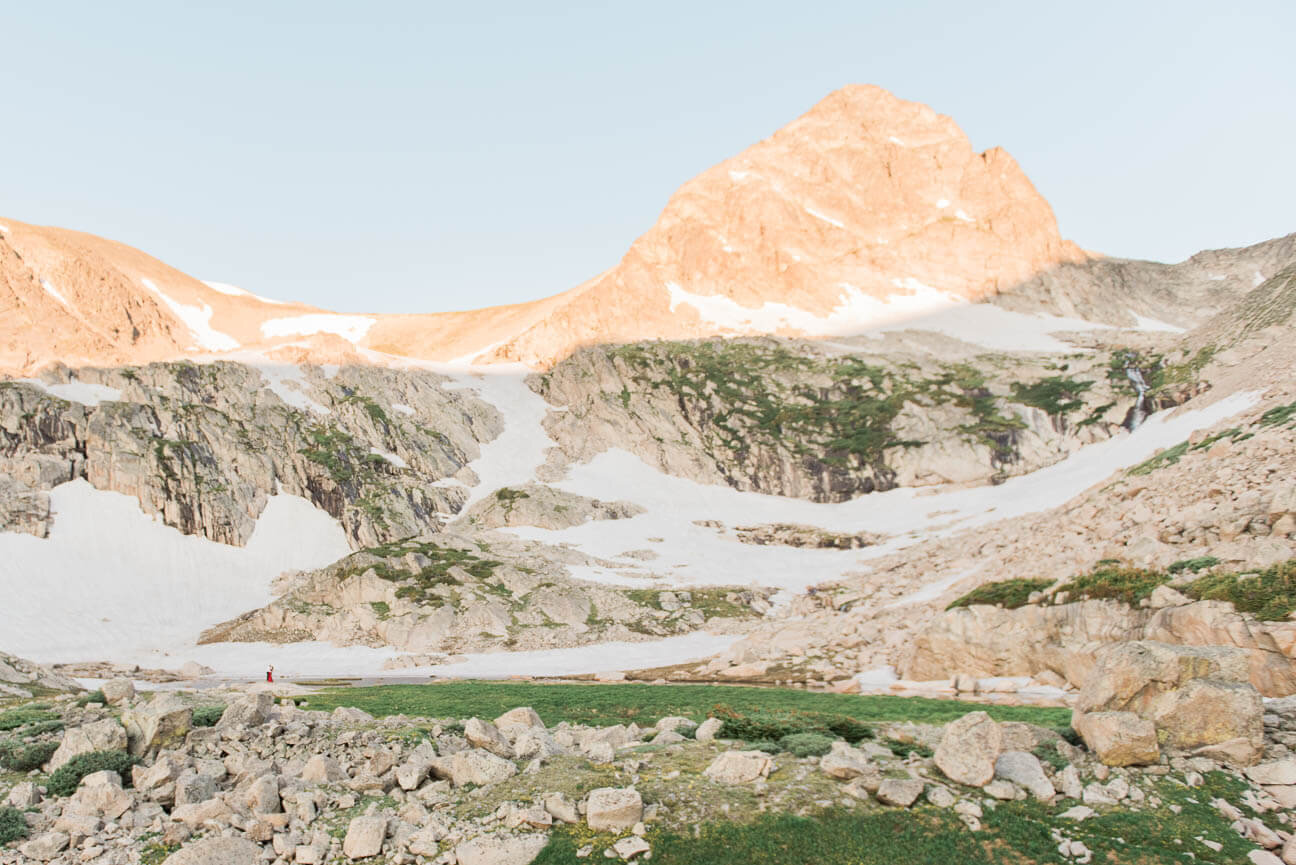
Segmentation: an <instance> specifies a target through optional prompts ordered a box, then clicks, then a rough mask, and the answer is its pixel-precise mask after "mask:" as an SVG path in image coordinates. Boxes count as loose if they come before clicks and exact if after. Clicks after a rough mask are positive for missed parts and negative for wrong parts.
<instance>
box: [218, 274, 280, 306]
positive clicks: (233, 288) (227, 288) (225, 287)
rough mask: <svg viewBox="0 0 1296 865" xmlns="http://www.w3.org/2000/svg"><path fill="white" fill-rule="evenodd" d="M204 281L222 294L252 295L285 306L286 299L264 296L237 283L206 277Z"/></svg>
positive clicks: (256, 298) (265, 301)
mask: <svg viewBox="0 0 1296 865" xmlns="http://www.w3.org/2000/svg"><path fill="white" fill-rule="evenodd" d="M202 282H203V285H205V286H207V287H208V288H210V289H211V290H212V291H218V292H220V293H221V294H228V295H229V296H230V297H250V298H252V299H253V300H259V301H261V302H262V303H273V304H276V305H278V306H283V304H284V303H285V301H282V300H275V299H273V298H270V297H262V296H261V295H259V294H253V293H252V292H250V291H248V290H247V289H246V288H239V287H238V286H237V285H230V284H229V283H227V282H211V281H209V280H206V279H204V280H203V281H202Z"/></svg>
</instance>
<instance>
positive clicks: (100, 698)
mask: <svg viewBox="0 0 1296 865" xmlns="http://www.w3.org/2000/svg"><path fill="white" fill-rule="evenodd" d="M91 703H98V704H99V705H101V706H107V705H108V698H107V697H105V696H104V695H103V691H89V692H87V693H85V694H82V695H81V696H80V697H77V699H76V704H77V705H78V706H88V705H90V704H91Z"/></svg>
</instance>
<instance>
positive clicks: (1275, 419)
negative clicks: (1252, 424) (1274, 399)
mask: <svg viewBox="0 0 1296 865" xmlns="http://www.w3.org/2000/svg"><path fill="white" fill-rule="evenodd" d="M1287 423H1296V402H1293V403H1289V404H1288V405H1280V406H1274V407H1273V408H1271V409H1269V410H1268V411H1267V412H1265V413H1264V414H1262V415H1260V426H1282V425H1283V424H1287Z"/></svg>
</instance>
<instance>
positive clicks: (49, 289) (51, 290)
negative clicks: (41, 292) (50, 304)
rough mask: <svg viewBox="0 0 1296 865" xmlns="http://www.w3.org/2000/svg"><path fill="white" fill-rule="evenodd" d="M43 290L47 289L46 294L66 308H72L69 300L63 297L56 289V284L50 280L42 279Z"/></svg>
mask: <svg viewBox="0 0 1296 865" xmlns="http://www.w3.org/2000/svg"><path fill="white" fill-rule="evenodd" d="M41 288H43V289H45V293H46V294H48V295H49V296H50V297H52V298H54V299H55V300H57V301H58V302H59V303H61V304H63V305H64V306H66V307H68V308H71V306H72V304H70V303H68V299H67V298H66V297H64V296H63V293H62V292H61V291H59V290H58V289H57V288H55V287H54V283H52V282H50V281H49V280H48V279H42V280H41Z"/></svg>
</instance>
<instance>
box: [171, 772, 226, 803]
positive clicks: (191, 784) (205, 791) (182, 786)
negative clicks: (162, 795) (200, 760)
mask: <svg viewBox="0 0 1296 865" xmlns="http://www.w3.org/2000/svg"><path fill="white" fill-rule="evenodd" d="M215 795H216V779H215V778H213V777H212V776H211V775H199V774H197V773H195V772H182V773H181V774H180V776H179V777H178V778H176V782H175V804H176V806H177V807H179V806H180V805H196V804H198V803H199V802H206V801H207V800H208V799H211V798H212V797H213V796H215Z"/></svg>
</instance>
